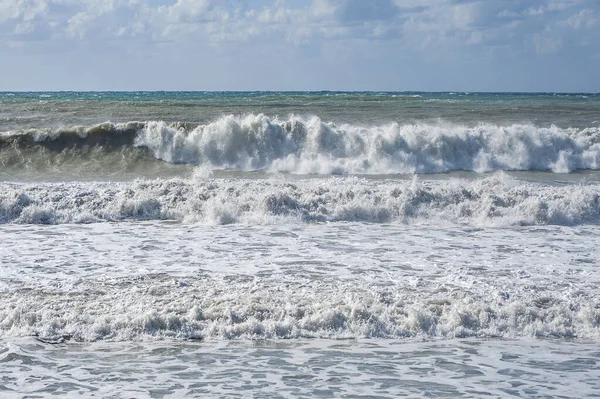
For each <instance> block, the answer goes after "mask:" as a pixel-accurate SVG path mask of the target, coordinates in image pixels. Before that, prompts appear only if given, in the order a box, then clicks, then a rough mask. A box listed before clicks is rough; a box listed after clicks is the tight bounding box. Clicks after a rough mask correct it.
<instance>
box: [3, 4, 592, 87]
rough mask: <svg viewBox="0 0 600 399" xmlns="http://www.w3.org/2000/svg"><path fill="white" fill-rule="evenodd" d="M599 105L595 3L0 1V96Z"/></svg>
mask: <svg viewBox="0 0 600 399" xmlns="http://www.w3.org/2000/svg"><path fill="white" fill-rule="evenodd" d="M325 89H327V90H425V91H453V90H462V91H587V92H599V91H600V1H599V0H559V1H549V0H527V1H525V0H514V1H512V0H483V1H463V0H420V1H418V0H256V1H253V0H248V1H241V0H171V1H167V0H149V1H141V0H1V1H0V90H325Z"/></svg>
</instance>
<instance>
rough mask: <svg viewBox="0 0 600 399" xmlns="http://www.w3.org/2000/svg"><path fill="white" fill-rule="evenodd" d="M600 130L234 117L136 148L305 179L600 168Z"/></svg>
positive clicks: (155, 126)
mask: <svg viewBox="0 0 600 399" xmlns="http://www.w3.org/2000/svg"><path fill="white" fill-rule="evenodd" d="M599 139H600V129H598V128H596V127H593V128H586V129H574V128H569V129H562V128H558V127H556V126H551V127H536V126H534V125H529V124H514V125H508V126H499V125H493V124H479V125H477V126H472V127H470V126H462V125H455V124H451V123H445V122H440V123H439V124H435V125H432V124H399V123H390V124H386V125H375V126H356V125H350V124H341V125H336V124H334V123H329V122H324V121H322V120H321V119H319V118H318V117H316V116H313V117H309V118H301V117H294V116H293V117H290V118H289V119H287V120H280V119H277V118H269V117H267V116H265V115H263V114H258V115H255V114H249V115H243V116H236V115H227V116H224V117H222V118H220V119H219V120H217V121H215V122H213V123H210V124H207V125H202V126H198V127H197V128H195V129H193V130H191V131H187V130H185V129H184V128H183V127H177V126H173V125H168V124H166V123H164V122H148V123H147V124H146V126H145V128H144V129H142V130H141V132H140V133H139V135H138V136H137V137H136V139H135V144H136V145H138V146H144V147H147V148H149V149H150V151H151V152H152V154H153V155H154V156H155V157H156V158H158V159H162V160H164V161H167V162H171V163H191V164H210V165H211V166H212V167H213V168H217V169H234V170H243V171H249V170H267V171H285V172H291V173H297V174H310V173H317V174H332V173H333V174H341V173H349V174H396V173H440V172H448V171H454V170H466V171H476V172H490V171H497V170H547V171H553V172H556V173H569V172H572V171H574V170H577V169H593V170H598V169H600V140H599Z"/></svg>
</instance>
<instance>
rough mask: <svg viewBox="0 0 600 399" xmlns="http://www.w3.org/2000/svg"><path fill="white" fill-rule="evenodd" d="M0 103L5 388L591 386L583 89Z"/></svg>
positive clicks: (495, 389)
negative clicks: (565, 91) (576, 91)
mask: <svg viewBox="0 0 600 399" xmlns="http://www.w3.org/2000/svg"><path fill="white" fill-rule="evenodd" d="M0 105H1V107H0V132H1V133H0V178H1V181H0V223H2V224H0V268H1V269H0V396H2V397H25V396H27V397H53V396H54V397H82V396H83V397H123V398H129V397H165V398H167V397H186V396H187V397H273V398H275V397H347V398H357V397H388V398H396V397H452V398H454V397H471V398H480V397H523V398H533V397H569V398H583V397H597V396H598V395H599V393H598V392H600V385H599V383H598V381H599V380H600V351H599V350H598V342H599V340H600V290H599V289H598V285H599V284H600V273H599V263H600V259H599V256H598V254H597V248H598V247H599V245H600V230H599V229H598V223H599V222H600V172H599V170H600V122H599V121H600V113H599V111H598V110H599V109H600V97H599V96H598V95H593V94H556V95H555V94H502V93H500V94H482V93H473V94H469V93H337V92H317V93H273V92H268V93H264V92H253V93H231V92H228V93H212V92H211V93H180V92H178V93H168V92H167V93H154V92H153V93H146V92H140V93H1V94H0Z"/></svg>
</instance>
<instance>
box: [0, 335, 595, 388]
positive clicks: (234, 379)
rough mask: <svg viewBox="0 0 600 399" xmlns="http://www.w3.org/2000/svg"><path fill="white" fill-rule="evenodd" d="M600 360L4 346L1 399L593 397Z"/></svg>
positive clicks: (559, 343)
mask: <svg viewBox="0 0 600 399" xmlns="http://www.w3.org/2000/svg"><path fill="white" fill-rule="evenodd" d="M599 365H600V351H598V347H597V345H596V344H595V343H593V342H585V341H583V342H577V341H564V340H518V341H514V340H479V339H478V340H450V341H440V342H435V341H434V342H421V341H417V342H404V341H394V340H392V341H390V340H358V341H356V340H349V341H331V340H310V341H303V340H300V341H254V342H253V341H250V342H248V341H242V342H205V343H185V342H155V343H111V344H107V343H93V344H59V345H48V344H43V343H39V342H36V341H34V340H31V339H19V340H10V341H8V342H4V343H3V344H0V374H2V378H1V379H0V390H1V391H2V395H3V397H18V396H19V395H24V397H63V398H77V397H82V396H83V397H111V398H131V397H136V398H178V397H203V398H205V397H211V398H213V397H214V398H218V397H220V398H232V397H240V398H243V397H260V398H308V397H311V398H314V397H323V398H333V397H338V398H365V397H377V398H398V397H409V398H420V397H424V398H426V397H437V398H456V397H461V398H483V397H490V398H505V397H520V398H549V397H560V398H593V397H598V391H599V390H600V367H598V366H599Z"/></svg>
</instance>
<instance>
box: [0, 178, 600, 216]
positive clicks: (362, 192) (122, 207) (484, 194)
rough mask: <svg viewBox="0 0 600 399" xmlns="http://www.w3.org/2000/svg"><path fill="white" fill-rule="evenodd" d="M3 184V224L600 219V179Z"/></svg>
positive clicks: (0, 210) (0, 196) (0, 212)
mask: <svg viewBox="0 0 600 399" xmlns="http://www.w3.org/2000/svg"><path fill="white" fill-rule="evenodd" d="M209 174H210V172H208V171H207V169H199V171H198V172H195V173H194V174H193V176H192V178H191V179H190V180H181V179H172V180H163V179H156V180H138V181H135V182H125V183H78V182H68V183H29V184H14V183H0V222H2V223H46V224H61V223H89V222H101V221H127V220H164V219H170V220H179V221H185V222H199V223H208V224H230V223H242V224H257V223H258V224H264V223H267V224H269V223H281V222H286V223H311V222H326V221H365V222H376V223H382V222H385V223H422V222H426V223H433V224H439V223H448V222H450V223H459V224H469V225H477V226H498V225H501V226H510V225H553V224H557V225H581V224H597V223H598V222H599V221H600V201H599V198H600V184H598V183H586V184H584V183H561V184H545V183H540V182H538V183H528V182H521V181H517V180H514V179H512V178H510V177H508V176H506V175H504V174H497V175H492V176H489V177H486V178H484V179H479V180H461V179H452V180H445V181H424V180H423V181H422V180H419V179H414V180H412V181H403V180H371V179H363V178H358V177H329V178H325V179H306V180H303V179H298V180H294V181H292V182H289V181H285V180H278V179H272V180H245V179H210V178H208V177H207V176H208V175H209Z"/></svg>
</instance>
